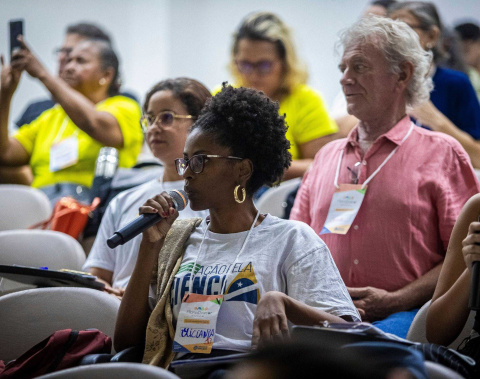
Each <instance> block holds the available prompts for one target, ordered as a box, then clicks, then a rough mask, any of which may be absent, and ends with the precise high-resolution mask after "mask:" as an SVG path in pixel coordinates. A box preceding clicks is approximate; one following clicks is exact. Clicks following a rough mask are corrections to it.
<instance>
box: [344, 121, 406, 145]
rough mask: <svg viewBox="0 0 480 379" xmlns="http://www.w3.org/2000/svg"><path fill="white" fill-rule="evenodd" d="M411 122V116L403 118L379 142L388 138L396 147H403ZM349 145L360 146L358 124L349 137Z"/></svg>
mask: <svg viewBox="0 0 480 379" xmlns="http://www.w3.org/2000/svg"><path fill="white" fill-rule="evenodd" d="M410 125H411V120H410V117H409V116H407V115H406V116H405V117H403V118H402V119H401V120H400V121H399V122H397V124H396V125H395V126H394V127H393V128H392V129H390V130H389V131H388V132H387V133H385V134H382V135H381V136H380V137H378V138H377V141H378V140H379V139H381V138H386V139H388V140H390V141H392V142H393V143H394V144H396V145H399V146H400V145H401V144H402V140H403V138H404V137H405V135H406V134H407V133H408V130H409V129H410ZM346 142H347V145H351V146H356V145H358V124H357V126H355V128H353V129H352V130H351V131H350V133H348V136H347V141H346Z"/></svg>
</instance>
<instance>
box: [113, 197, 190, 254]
mask: <svg viewBox="0 0 480 379" xmlns="http://www.w3.org/2000/svg"><path fill="white" fill-rule="evenodd" d="M168 194H169V195H170V197H171V198H172V200H173V208H175V209H176V210H177V211H183V210H184V209H185V207H186V206H187V204H188V197H187V194H186V193H185V191H182V190H173V191H168ZM161 219H162V216H160V215H159V214H158V213H144V214H141V215H140V216H138V217H137V218H136V219H135V220H133V221H132V222H130V223H128V224H127V225H125V226H124V227H123V228H122V229H120V230H119V231H117V232H115V234H114V235H113V236H111V237H110V238H109V239H108V240H107V245H108V247H109V248H110V249H113V248H115V247H117V246H118V245H123V244H124V243H126V242H128V241H130V240H131V239H132V238H134V237H136V236H138V235H139V234H140V233H142V232H143V231H144V230H145V229H148V228H149V227H151V226H152V225H155V224H156V223H157V222H159V221H160V220H161Z"/></svg>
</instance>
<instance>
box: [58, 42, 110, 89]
mask: <svg viewBox="0 0 480 379" xmlns="http://www.w3.org/2000/svg"><path fill="white" fill-rule="evenodd" d="M110 71H111V68H110ZM110 71H108V69H107V70H104V69H103V68H102V62H101V60H100V49H99V47H98V46H96V45H95V43H94V42H92V41H84V42H81V43H79V44H77V45H76V46H75V47H74V48H73V50H72V52H71V53H70V54H69V56H68V62H67V64H66V66H65V68H64V71H63V74H62V79H63V80H64V81H65V82H67V83H68V84H69V85H70V86H71V87H72V88H74V89H76V90H77V91H79V92H80V93H82V94H83V95H85V96H87V97H88V96H89V95H91V94H93V93H95V92H97V91H99V90H103V91H105V92H106V91H107V89H108V87H109V85H110V81H111V80H112V72H110ZM102 78H105V79H106V80H107V82H106V83H104V84H100V79H102Z"/></svg>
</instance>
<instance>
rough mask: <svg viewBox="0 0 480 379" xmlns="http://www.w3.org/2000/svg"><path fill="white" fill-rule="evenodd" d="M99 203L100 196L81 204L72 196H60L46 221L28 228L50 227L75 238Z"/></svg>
mask: <svg viewBox="0 0 480 379" xmlns="http://www.w3.org/2000/svg"><path fill="white" fill-rule="evenodd" d="M99 204H100V198H98V197H96V198H95V199H93V202H92V204H90V205H88V204H83V203H81V202H79V201H78V200H76V199H74V198H72V197H62V198H61V199H60V200H58V201H57V203H56V204H55V207H54V208H53V212H52V215H51V216H50V218H49V219H48V220H46V221H42V222H39V223H38V224H35V225H32V226H31V227H30V228H29V229H50V230H55V231H57V232H62V233H65V234H68V235H70V236H72V237H73V238H75V239H77V238H78V236H79V235H80V233H82V231H83V229H84V228H85V225H86V224H87V221H88V214H89V213H90V212H92V211H93V210H95V208H97V206H98V205H99Z"/></svg>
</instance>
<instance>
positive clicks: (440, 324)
mask: <svg viewBox="0 0 480 379" xmlns="http://www.w3.org/2000/svg"><path fill="white" fill-rule="evenodd" d="M479 215H480V194H476V195H475V196H473V197H472V198H471V199H470V200H469V201H468V202H467V203H466V204H465V206H464V207H463V209H462V212H461V213H460V216H459V217H458V219H457V222H456V223H455V226H454V228H453V231H452V235H451V237H450V243H449V245H448V249H447V254H446V256H445V262H444V264H443V267H442V270H441V272H440V276H439V278H438V283H437V287H436V288H435V293H434V294H433V299H432V303H431V304H430V307H429V309H428V314H427V338H428V340H429V341H430V342H433V343H437V344H441V345H449V344H450V343H452V342H453V341H454V340H455V339H456V338H457V336H458V334H459V333H460V332H461V331H462V329H463V328H464V326H465V322H466V321H467V318H468V316H469V314H470V309H469V308H468V300H469V295H470V289H471V285H472V263H473V262H476V261H480V222H478V221H477V220H478V216H479ZM477 312H478V311H477ZM479 326H480V325H478V324H477V322H476V324H475V325H474V330H473V331H472V332H473V333H472V337H475V335H476V337H475V338H472V339H470V341H468V342H467V344H466V345H465V348H464V349H463V350H462V353H464V354H467V355H470V356H472V358H474V359H475V360H477V366H476V367H475V369H476V375H477V376H475V377H478V375H479V374H480V369H479V367H478V359H479V358H480V339H479V338H478V333H479V332H480V331H479Z"/></svg>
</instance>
